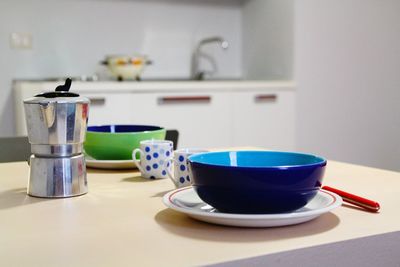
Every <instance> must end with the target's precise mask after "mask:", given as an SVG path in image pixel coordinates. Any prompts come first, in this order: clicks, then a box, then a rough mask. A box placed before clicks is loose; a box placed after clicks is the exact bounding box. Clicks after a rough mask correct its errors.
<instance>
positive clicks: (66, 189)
mask: <svg viewBox="0 0 400 267" xmlns="http://www.w3.org/2000/svg"><path fill="white" fill-rule="evenodd" d="M30 167H31V168H30V177H29V184H28V192H27V193H28V195H30V196H34V197H44V198H62V197H74V196H79V195H83V194H86V193H87V192H88V185H87V179H86V162H85V157H84V155H83V154H79V155H76V156H72V157H48V158H46V157H37V156H35V155H32V156H31V158H30Z"/></svg>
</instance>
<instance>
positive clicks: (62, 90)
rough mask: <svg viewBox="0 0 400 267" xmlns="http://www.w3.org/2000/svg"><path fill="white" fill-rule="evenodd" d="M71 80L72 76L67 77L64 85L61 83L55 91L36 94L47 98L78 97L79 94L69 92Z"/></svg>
mask: <svg viewBox="0 0 400 267" xmlns="http://www.w3.org/2000/svg"><path fill="white" fill-rule="evenodd" d="M71 82H72V80H71V79H70V78H67V79H66V80H65V83H64V84H63V85H59V86H57V87H56V89H55V90H56V91H55V92H54V91H51V92H46V93H41V94H38V95H35V96H36V97H45V98H56V97H78V96H79V94H76V93H72V92H68V91H69V89H70V88H71Z"/></svg>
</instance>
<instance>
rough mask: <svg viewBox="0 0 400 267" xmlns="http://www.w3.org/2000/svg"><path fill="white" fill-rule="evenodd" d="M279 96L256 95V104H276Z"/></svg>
mask: <svg viewBox="0 0 400 267" xmlns="http://www.w3.org/2000/svg"><path fill="white" fill-rule="evenodd" d="M277 98H278V97H277V95H274V94H267V95H256V96H255V97H254V100H255V101H256V102H275V101H276V99H277Z"/></svg>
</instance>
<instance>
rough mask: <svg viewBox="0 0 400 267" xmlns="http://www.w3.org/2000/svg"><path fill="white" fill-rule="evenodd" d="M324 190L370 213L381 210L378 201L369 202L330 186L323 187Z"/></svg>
mask: <svg viewBox="0 0 400 267" xmlns="http://www.w3.org/2000/svg"><path fill="white" fill-rule="evenodd" d="M322 189H324V190H326V191H330V192H333V193H336V194H338V195H339V196H341V197H342V198H343V201H345V202H348V203H351V204H353V205H356V206H358V207H361V208H364V209H367V210H369V211H373V212H377V211H378V210H379V209H380V205H379V203H378V202H376V201H373V200H369V199H366V198H363V197H360V196H356V195H353V194H350V193H348V192H345V191H342V190H339V189H336V188H333V187H330V186H323V187H322Z"/></svg>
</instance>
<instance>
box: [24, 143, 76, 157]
mask: <svg viewBox="0 0 400 267" xmlns="http://www.w3.org/2000/svg"><path fill="white" fill-rule="evenodd" d="M31 153H32V154H35V155H36V156H42V157H69V156H75V155H78V154H81V153H83V145H82V143H75V144H66V145H35V144H32V145H31Z"/></svg>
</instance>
